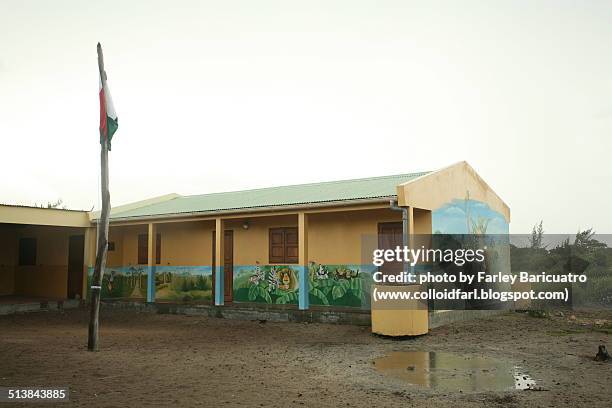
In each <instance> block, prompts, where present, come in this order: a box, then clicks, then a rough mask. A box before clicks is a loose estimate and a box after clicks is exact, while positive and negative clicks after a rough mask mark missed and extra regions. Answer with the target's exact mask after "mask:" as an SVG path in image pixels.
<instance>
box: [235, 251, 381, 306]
mask: <svg viewBox="0 0 612 408" xmlns="http://www.w3.org/2000/svg"><path fill="white" fill-rule="evenodd" d="M298 268H299V267H298V266H295V265H260V264H259V263H257V264H256V265H251V266H240V267H234V282H233V283H234V287H233V289H234V301H235V302H258V303H267V304H297V303H298V293H299V269H298ZM365 269H367V267H366V268H365ZM308 280H309V296H308V297H309V300H310V304H312V305H321V306H346V307H359V308H367V307H369V300H370V287H371V283H372V275H371V273H370V272H364V268H362V267H361V266H359V265H322V264H318V263H315V262H311V263H310V265H309V267H308Z"/></svg>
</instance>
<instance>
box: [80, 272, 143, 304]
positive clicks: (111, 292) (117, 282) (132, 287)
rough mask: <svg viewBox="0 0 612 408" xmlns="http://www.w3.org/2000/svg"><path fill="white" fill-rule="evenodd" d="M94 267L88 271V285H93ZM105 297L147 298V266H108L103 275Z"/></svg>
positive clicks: (102, 293)
mask: <svg viewBox="0 0 612 408" xmlns="http://www.w3.org/2000/svg"><path fill="white" fill-rule="evenodd" d="M92 279H93V268H89V270H88V273H87V287H88V288H89V287H91V284H92ZM101 296H102V298H103V299H109V298H132V299H146V298H147V268H146V267H144V266H116V267H115V266H113V267H107V268H106V271H105V272H104V276H103V277H102V292H101Z"/></svg>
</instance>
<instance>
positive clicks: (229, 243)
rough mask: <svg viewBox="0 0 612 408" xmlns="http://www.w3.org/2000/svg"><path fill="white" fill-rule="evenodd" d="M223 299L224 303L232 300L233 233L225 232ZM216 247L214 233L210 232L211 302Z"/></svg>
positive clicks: (230, 231)
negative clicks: (211, 265)
mask: <svg viewBox="0 0 612 408" xmlns="http://www.w3.org/2000/svg"><path fill="white" fill-rule="evenodd" d="M223 240H224V242H223V244H224V247H223V251H224V257H223V258H224V259H223V272H224V273H223V298H224V301H225V302H231V301H232V300H233V299H234V231H232V230H225V233H224V234H223ZM216 245H217V238H216V236H215V231H213V232H212V260H213V261H212V264H213V274H212V276H213V301H214V298H215V287H216V286H215V267H216V264H217V262H216V254H215V246H216Z"/></svg>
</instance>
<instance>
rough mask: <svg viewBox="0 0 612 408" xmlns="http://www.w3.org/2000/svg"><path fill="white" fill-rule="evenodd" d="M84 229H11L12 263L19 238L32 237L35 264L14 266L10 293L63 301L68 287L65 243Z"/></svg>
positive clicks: (28, 227) (66, 244) (40, 227)
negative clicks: (33, 239)
mask: <svg viewBox="0 0 612 408" xmlns="http://www.w3.org/2000/svg"><path fill="white" fill-rule="evenodd" d="M84 233H85V231H84V228H73V227H48V226H24V227H20V228H16V229H15V233H14V235H13V240H14V242H15V244H14V245H15V252H14V253H15V255H14V256H15V260H16V262H15V263H17V257H18V245H19V244H18V243H19V239H20V238H36V241H37V242H36V265H32V266H16V267H15V280H14V285H15V286H14V293H15V294H17V295H23V296H45V297H51V298H65V297H66V295H67V286H68V240H69V237H70V235H80V234H84Z"/></svg>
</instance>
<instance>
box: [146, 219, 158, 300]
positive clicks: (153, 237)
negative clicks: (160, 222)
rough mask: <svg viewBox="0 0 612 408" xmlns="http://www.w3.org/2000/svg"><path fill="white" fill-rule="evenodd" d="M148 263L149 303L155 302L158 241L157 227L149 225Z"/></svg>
mask: <svg viewBox="0 0 612 408" xmlns="http://www.w3.org/2000/svg"><path fill="white" fill-rule="evenodd" d="M148 239H149V240H148V243H147V249H148V263H147V302H149V303H153V302H155V248H156V241H157V233H156V226H155V224H153V223H149V233H148Z"/></svg>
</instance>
